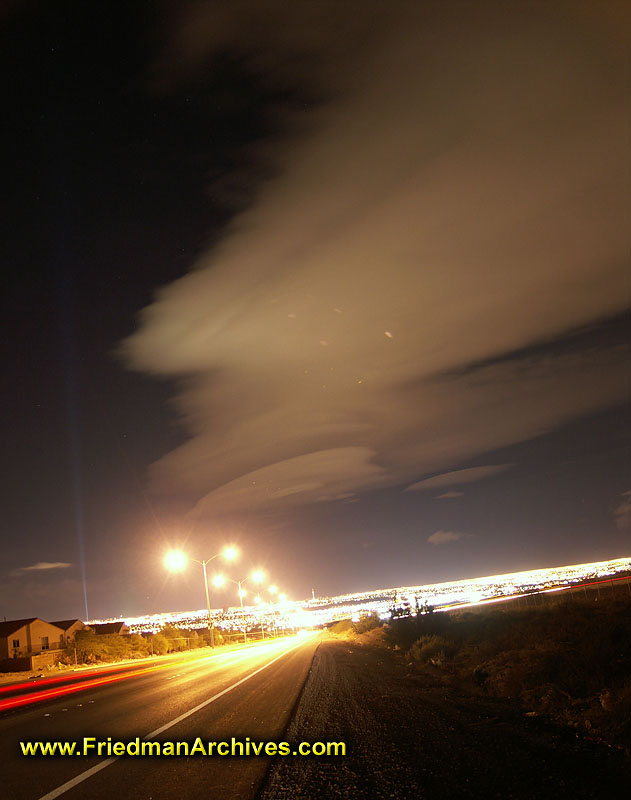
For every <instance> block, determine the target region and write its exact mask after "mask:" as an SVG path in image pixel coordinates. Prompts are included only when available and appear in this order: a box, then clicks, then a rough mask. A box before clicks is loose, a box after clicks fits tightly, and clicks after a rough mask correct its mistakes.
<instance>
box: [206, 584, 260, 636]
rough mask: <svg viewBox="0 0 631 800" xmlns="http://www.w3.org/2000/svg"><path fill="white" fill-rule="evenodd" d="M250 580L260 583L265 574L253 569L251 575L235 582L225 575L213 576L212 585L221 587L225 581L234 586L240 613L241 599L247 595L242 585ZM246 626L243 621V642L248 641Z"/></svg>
mask: <svg viewBox="0 0 631 800" xmlns="http://www.w3.org/2000/svg"><path fill="white" fill-rule="evenodd" d="M249 580H252V581H254V583H262V582H263V581H264V580H265V573H264V572H263V570H262V569H255V570H254V572H253V573H252V574H251V575H246V577H245V578H242V579H241V580H240V581H235V580H234V578H226V576H225V575H215V577H214V578H213V584H214V585H215V586H223V585H224V584H225V582H226V581H230V583H234V584H236V585H237V586H238V587H239V588H238V593H239V603H240V605H241V611H243V598H244V597H245V596H246V595H247V592H246V590H245V589H244V588H243V584H244V583H245V582H246V581H249ZM246 628H247V625H246V624H245V620H243V641H244V642H247V641H248V634H247V631H246Z"/></svg>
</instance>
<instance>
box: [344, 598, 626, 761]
mask: <svg viewBox="0 0 631 800" xmlns="http://www.w3.org/2000/svg"><path fill="white" fill-rule="evenodd" d="M592 594H594V593H592ZM535 602H536V601H535ZM539 602H540V605H535V606H531V607H519V606H518V605H517V604H516V603H515V602H510V603H505V604H498V605H492V606H486V607H485V606H482V607H479V608H475V609H471V610H462V611H451V612H440V613H419V614H416V615H410V616H407V617H403V618H399V619H392V620H390V621H389V622H388V623H381V622H380V621H379V620H378V618H377V619H375V618H373V617H371V618H366V619H363V620H360V621H359V622H358V623H352V622H350V621H343V622H340V623H336V624H335V625H333V626H331V628H330V630H331V632H332V633H335V634H336V635H338V636H340V635H341V636H344V637H345V638H353V639H355V640H357V641H358V642H361V643H374V644H381V645H385V646H387V647H391V648H393V649H396V650H399V651H401V652H402V653H403V654H404V655H405V656H406V660H407V663H408V664H409V665H411V667H412V668H414V667H416V669H417V670H419V671H421V672H425V673H426V674H427V676H428V678H430V677H431V678H432V679H434V680H435V679H436V678H439V679H441V680H444V681H445V682H448V683H450V684H452V685H454V686H457V687H459V688H461V689H465V690H467V691H470V692H473V693H480V694H486V695H489V696H496V697H502V698H507V699H511V700H516V701H518V702H519V703H520V704H521V706H522V708H523V710H524V712H525V713H528V714H529V715H530V716H539V715H541V716H545V717H547V718H550V719H553V720H554V721H555V722H558V723H561V724H564V725H570V726H573V727H575V728H577V729H579V730H580V731H582V732H583V734H584V735H588V736H591V737H594V738H601V739H603V740H605V741H607V742H609V743H612V744H616V745H620V746H623V747H624V748H625V749H627V750H628V751H631V596H629V595H628V594H626V588H625V593H623V592H618V593H614V594H610V595H607V594H606V593H604V592H603V594H602V596H601V597H595V596H593V597H592V596H588V597H587V598H585V597H583V596H582V595H581V594H578V593H575V594H568V595H565V596H563V597H562V598H559V599H556V600H554V599H548V598H547V597H546V598H545V600H544V599H543V596H540V599H539ZM377 628H379V630H378V631H377V630H376V629H377Z"/></svg>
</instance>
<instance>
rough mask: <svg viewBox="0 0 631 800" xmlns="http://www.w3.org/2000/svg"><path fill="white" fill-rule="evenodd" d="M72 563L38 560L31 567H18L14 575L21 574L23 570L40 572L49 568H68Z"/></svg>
mask: <svg viewBox="0 0 631 800" xmlns="http://www.w3.org/2000/svg"><path fill="white" fill-rule="evenodd" d="M71 566H72V564H67V563H66V562H65V561H38V562H37V563H36V564H31V565H30V566H29V567H18V569H16V570H14V571H13V572H12V574H13V575H19V574H21V573H23V572H39V571H45V570H49V569H67V568H68V567H71Z"/></svg>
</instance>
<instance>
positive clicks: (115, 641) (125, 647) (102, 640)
mask: <svg viewBox="0 0 631 800" xmlns="http://www.w3.org/2000/svg"><path fill="white" fill-rule="evenodd" d="M214 637H215V644H216V645H220V644H223V637H222V636H221V633H220V632H219V631H217V630H216V631H215V633H214ZM204 644H205V642H204V639H203V638H202V637H201V636H199V635H198V634H197V632H196V631H190V630H185V629H182V628H176V627H174V626H173V625H165V626H164V627H163V628H162V629H161V630H160V631H159V632H158V633H154V634H145V635H141V634H139V633H133V634H131V635H130V636H119V635H117V634H112V635H111V636H107V635H102V634H101V635H98V636H97V635H96V634H95V633H94V632H93V631H78V632H77V634H76V636H75V641H74V642H72V643H71V644H70V645H69V646H68V647H67V648H66V649H65V651H64V655H63V659H62V662H63V663H65V664H67V665H73V664H75V663H77V664H99V663H103V662H109V661H124V660H128V659H134V658H147V656H151V655H158V656H160V655H165V654H166V653H177V652H180V651H182V650H194V649H196V648H198V647H203V645H204Z"/></svg>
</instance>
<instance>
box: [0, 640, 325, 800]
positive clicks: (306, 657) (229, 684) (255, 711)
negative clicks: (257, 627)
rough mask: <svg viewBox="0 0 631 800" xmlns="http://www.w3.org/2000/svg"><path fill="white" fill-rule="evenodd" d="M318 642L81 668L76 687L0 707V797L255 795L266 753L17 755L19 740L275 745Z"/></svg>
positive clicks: (61, 686) (71, 799)
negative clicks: (143, 663)
mask: <svg viewBox="0 0 631 800" xmlns="http://www.w3.org/2000/svg"><path fill="white" fill-rule="evenodd" d="M316 646H317V637H311V638H307V639H295V638H288V639H278V640H272V641H270V642H261V643H257V644H254V645H251V646H249V647H247V648H241V649H234V650H230V651H228V652H222V651H221V650H220V651H219V652H217V653H213V654H212V655H209V654H208V653H209V651H200V653H199V654H195V655H194V656H193V657H190V656H187V657H184V658H181V659H172V660H169V661H166V662H162V663H161V662H160V660H158V659H156V660H155V664H150V665H149V667H150V668H149V669H145V668H143V667H142V666H140V667H139V666H138V665H133V664H132V665H127V666H126V667H125V668H124V669H123V670H122V671H120V672H107V673H104V672H96V673H95V672H93V673H88V674H86V675H83V676H81V678H80V679H81V680H82V681H84V683H83V684H82V687H81V689H80V690H79V691H73V692H71V693H67V694H58V695H53V696H52V697H50V699H45V700H43V701H40V702H36V703H34V704H33V705H25V706H21V707H17V708H14V709H10V710H7V709H6V708H5V710H4V711H2V710H0V764H1V765H2V769H1V773H0V798H3V800H4V798H6V799H7V800H40V798H46V800H52V798H54V797H62V798H64V800H79V798H81V800H84V799H85V798H94V799H95V800H98V799H99V798H108V800H111V798H112V797H114V798H121V800H122V799H124V798H131V797H133V798H153V799H154V800H158V799H159V798H178V800H179V799H182V800H185V799H186V798H196V800H197V799H198V798H206V797H226V798H230V799H231V800H232V799H234V800H246V798H247V799H249V798H252V797H253V796H254V795H255V794H256V792H257V791H258V789H259V786H260V783H261V781H262V780H263V778H264V777H265V774H266V772H267V769H268V766H269V761H270V759H269V758H268V757H266V756H257V757H254V756H251V757H246V756H244V757H240V756H237V757H232V756H230V757H221V756H217V755H214V756H203V755H195V756H189V757H186V756H174V757H168V756H162V757H134V756H123V757H121V758H117V759H111V760H108V759H107V758H106V757H105V756H102V757H100V758H99V757H98V756H84V755H80V756H59V755H55V756H41V755H39V756H24V755H22V752H21V748H20V742H24V741H34V740H41V741H56V740H60V741H79V742H82V741H83V737H87V736H94V737H96V739H97V740H98V741H107V739H108V737H111V739H112V741H123V742H127V741H132V740H134V739H135V738H136V737H140V738H141V739H142V738H143V737H149V738H150V739H151V740H155V741H180V742H190V743H193V742H194V741H195V739H196V738H197V737H198V736H199V737H201V739H202V740H203V741H204V742H208V741H230V740H231V738H232V737H235V738H237V739H241V740H245V739H246V737H250V739H251V740H252V741H281V740H283V738H284V733H285V730H286V728H287V725H288V723H289V719H290V716H291V713H292V710H293V709H294V707H295V705H296V703H297V700H298V697H299V694H300V691H301V689H302V687H303V685H304V683H305V679H306V676H307V673H308V671H309V667H310V665H311V662H312V659H313V654H314V652H315V648H316ZM151 667H153V668H151ZM71 677H72V678H73V679H72V680H71V681H70V682H67V681H66V680H63V681H61V682H59V683H54V684H48V685H45V686H44V685H41V686H34V687H29V688H28V691H29V692H31V693H35V694H38V693H40V692H42V691H50V690H54V691H58V690H61V692H63V691H65V690H67V688H68V686H69V685H73V686H74V688H77V686H78V684H77V683H76V675H75V676H71ZM110 678H115V680H111V681H110V680H109V679H110ZM95 680H97V681H98V683H96V684H95ZM15 695H16V690H10V689H7V690H6V691H3V692H2V693H1V694H0V709H2V702H3V701H4V702H5V704H6V701H7V700H8V699H10V698H12V697H14V696H15ZM17 696H22V694H21V693H18V695H17ZM31 699H32V696H31ZM90 770H92V774H90ZM86 773H88V774H87V775H86Z"/></svg>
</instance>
